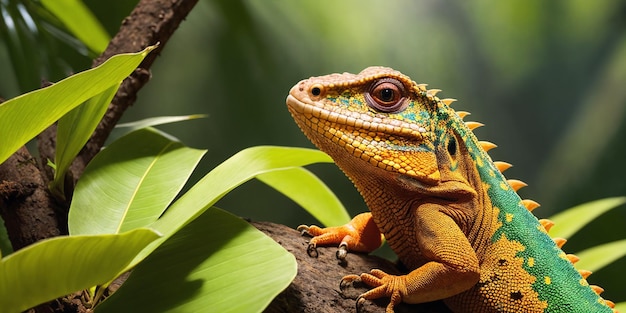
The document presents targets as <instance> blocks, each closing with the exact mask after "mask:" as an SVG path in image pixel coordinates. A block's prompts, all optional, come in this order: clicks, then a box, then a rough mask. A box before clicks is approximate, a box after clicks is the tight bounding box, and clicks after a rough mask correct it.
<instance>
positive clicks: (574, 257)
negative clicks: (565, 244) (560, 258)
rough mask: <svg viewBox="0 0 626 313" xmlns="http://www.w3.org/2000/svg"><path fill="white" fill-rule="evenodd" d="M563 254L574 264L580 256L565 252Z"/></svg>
mask: <svg viewBox="0 0 626 313" xmlns="http://www.w3.org/2000/svg"><path fill="white" fill-rule="evenodd" d="M565 256H566V257H567V259H568V260H569V261H570V262H571V263H572V264H576V262H578V261H580V258H579V257H578V256H577V255H575V254H567V255H565Z"/></svg>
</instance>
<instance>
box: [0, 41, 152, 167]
mask: <svg viewBox="0 0 626 313" xmlns="http://www.w3.org/2000/svg"><path fill="white" fill-rule="evenodd" d="M154 48H155V47H148V48H146V49H145V50H144V51H141V52H138V53H128V54H120V55H116V56H114V57H112V58H110V59H109V60H107V61H106V62H105V63H103V64H101V65H100V66H98V67H96V68H93V69H90V70H87V71H84V72H81V73H78V74H76V75H72V76H70V77H68V78H66V79H64V80H62V81H60V82H58V83H56V84H54V85H52V86H50V87H46V88H43V89H38V90H35V91H32V92H29V93H26V94H23V95H20V96H18V97H15V98H13V99H10V100H8V101H6V102H3V103H2V104H0V138H2V145H0V163H2V162H4V161H5V160H6V159H7V158H8V157H9V156H10V155H11V154H13V153H14V152H15V151H17V149H19V147H21V146H23V145H24V144H25V143H26V142H28V141H29V140H30V139H32V138H33V137H35V136H36V135H37V134H39V133H41V132H42V131H43V130H44V129H46V127H48V126H50V125H51V124H52V123H54V122H55V121H56V120H58V119H59V118H61V116H63V115H65V114H67V112H69V111H70V110H72V109H74V108H75V107H76V106H78V105H79V104H81V103H83V102H85V101H86V100H87V99H89V98H91V97H93V96H95V95H98V94H100V93H102V92H104V91H105V90H107V89H109V88H111V86H114V85H116V84H119V83H120V82H121V81H122V80H123V79H124V78H125V77H126V76H128V75H129V74H130V73H131V72H132V71H133V70H134V69H135V68H136V67H137V66H138V65H139V63H140V62H141V61H142V60H143V58H144V57H145V56H146V55H147V54H148V52H150V51H152V50H153V49H154Z"/></svg>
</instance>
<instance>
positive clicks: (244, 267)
mask: <svg viewBox="0 0 626 313" xmlns="http://www.w3.org/2000/svg"><path fill="white" fill-rule="evenodd" d="M296 271H297V264H296V262H295V259H294V257H293V255H291V254H290V253H288V252H287V251H286V250H285V249H283V248H282V247H281V246H280V245H278V244H277V243H276V242H274V240H272V239H271V238H269V237H267V236H265V235H264V234H263V233H261V232H260V231H258V230H257V229H255V228H254V227H252V226H250V225H249V224H248V223H246V222H244V221H243V220H241V219H240V218H238V217H235V216H233V215H231V214H229V213H226V212H224V211H222V210H219V209H216V208H211V209H209V210H208V211H206V212H205V213H204V214H202V215H201V216H199V217H198V218H197V219H196V220H194V221H193V222H191V223H190V224H189V225H187V226H185V227H184V228H183V229H182V230H181V231H179V232H178V233H176V235H174V236H173V237H171V238H170V239H168V240H167V241H166V242H165V243H163V245H161V246H160V247H159V248H158V249H157V250H156V251H154V253H152V254H151V255H150V256H149V257H148V258H146V259H145V260H144V261H143V262H142V263H140V264H139V265H138V266H137V267H136V268H135V269H134V270H133V272H132V274H131V275H130V277H129V278H128V280H127V281H126V282H125V283H124V285H122V287H121V288H120V289H119V290H118V291H117V292H116V293H114V294H113V295H112V296H111V297H109V298H108V299H107V300H105V301H104V302H103V303H102V304H101V305H100V306H98V307H96V310H95V311H96V312H97V313H106V312H242V313H243V312H245V313H248V312H261V311H262V310H263V309H264V308H265V307H266V306H267V305H268V304H269V303H270V301H271V300H272V299H273V298H274V297H275V296H276V295H277V294H278V293H280V292H281V291H282V290H283V289H284V288H286V287H287V286H288V285H289V283H290V282H291V280H292V279H293V278H294V277H295V275H296Z"/></svg>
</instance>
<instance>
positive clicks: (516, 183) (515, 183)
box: [506, 179, 528, 191]
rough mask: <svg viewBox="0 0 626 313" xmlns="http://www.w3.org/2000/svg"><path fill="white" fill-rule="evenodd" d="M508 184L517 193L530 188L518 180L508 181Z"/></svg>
mask: <svg viewBox="0 0 626 313" xmlns="http://www.w3.org/2000/svg"><path fill="white" fill-rule="evenodd" d="M506 182H507V183H509V185H510V186H511V188H513V190H515V191H518V190H520V189H522V188H524V187H526V186H528V184H526V183H525V182H523V181H521V180H517V179H508V180H507V181H506Z"/></svg>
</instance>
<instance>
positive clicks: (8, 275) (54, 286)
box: [0, 229, 159, 312]
mask: <svg viewBox="0 0 626 313" xmlns="http://www.w3.org/2000/svg"><path fill="white" fill-rule="evenodd" d="M158 237H159V235H158V234H157V233H155V232H154V231H153V230H150V229H136V230H133V231H130V232H126V233H123V234H116V235H98V236H69V237H68V236H65V237H55V238H51V239H47V240H43V241H40V242H37V243H35V244H33V245H30V246H28V247H26V248H23V249H21V250H19V251H17V252H14V253H13V254H11V255H9V256H7V257H5V258H3V259H2V260H0V299H2V301H0V312H21V311H24V310H26V309H28V308H30V307H33V306H35V305H38V304H40V303H43V302H46V301H49V300H53V299H56V298H58V297H61V296H64V295H66V294H69V293H72V292H75V291H78V290H81V289H86V288H89V287H91V286H95V285H99V284H103V283H106V282H108V281H110V280H111V279H113V278H114V277H115V276H116V275H117V274H118V273H120V271H121V270H122V269H123V268H124V267H125V266H127V264H128V263H129V262H130V261H131V260H132V259H133V258H134V257H135V255H136V254H137V252H139V251H140V250H141V249H143V248H144V247H145V246H146V245H147V244H148V243H149V242H151V241H153V240H155V239H156V238H158Z"/></svg>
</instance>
